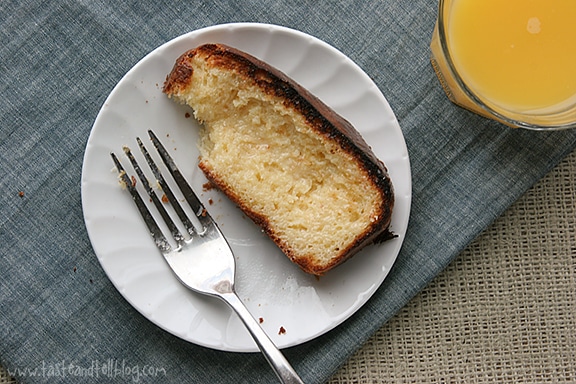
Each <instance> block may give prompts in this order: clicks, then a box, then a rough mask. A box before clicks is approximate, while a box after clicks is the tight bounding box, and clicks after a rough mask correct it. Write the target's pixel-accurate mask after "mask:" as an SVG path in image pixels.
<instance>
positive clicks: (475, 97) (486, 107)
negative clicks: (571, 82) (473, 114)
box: [438, 0, 576, 131]
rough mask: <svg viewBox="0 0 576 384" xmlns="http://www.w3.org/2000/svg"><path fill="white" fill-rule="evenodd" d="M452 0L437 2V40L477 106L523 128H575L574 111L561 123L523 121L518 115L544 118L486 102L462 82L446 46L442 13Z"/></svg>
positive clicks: (451, 69) (545, 129) (444, 18)
mask: <svg viewBox="0 0 576 384" xmlns="http://www.w3.org/2000/svg"><path fill="white" fill-rule="evenodd" d="M452 1H456V0H439V2H438V40H439V43H440V48H441V49H442V54H443V55H444V58H445V60H446V63H447V65H448V70H449V71H450V72H451V75H452V77H453V79H454V80H455V81H456V83H457V85H458V87H460V89H461V91H462V92H463V93H464V94H465V95H466V96H467V97H468V98H470V99H471V100H472V101H473V102H474V103H476V105H477V106H478V107H480V108H481V109H483V110H484V111H485V112H486V113H488V114H489V115H492V116H494V117H496V118H497V119H499V120H502V121H503V122H505V123H507V124H509V125H512V126H515V127H518V128H525V129H530V130H539V131H551V130H564V129H571V128H576V113H574V118H573V119H572V120H571V121H569V122H567V123H562V124H549V125H546V124H544V122H542V123H540V124H538V123H532V122H527V121H524V120H522V119H519V118H518V117H527V118H529V119H538V118H539V117H540V118H542V119H544V118H545V116H543V115H538V114H530V113H522V112H514V111H510V110H508V109H506V108H503V107H500V106H498V105H497V104H496V103H490V102H486V101H485V100H483V99H482V98H481V97H480V96H478V94H477V93H476V92H474V90H473V89H471V88H470V87H469V86H468V85H467V84H466V83H465V82H464V80H463V79H462V78H461V77H460V74H459V73H458V70H457V68H456V66H455V65H454V62H453V61H452V56H451V53H450V49H449V48H448V35H447V33H446V28H445V25H446V24H447V22H448V20H447V18H446V17H445V15H444V13H445V7H446V4H451V2H452ZM448 11H449V10H448ZM491 104H492V105H491ZM495 107H496V108H495ZM575 108H576V106H575ZM498 109H500V110H503V111H505V112H506V113H509V114H510V115H515V116H517V117H510V116H507V115H506V114H504V113H502V112H501V111H498ZM552 115H554V116H558V115H560V113H555V114H552ZM552 115H550V116H552Z"/></svg>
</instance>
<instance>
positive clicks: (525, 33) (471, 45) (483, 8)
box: [445, 0, 576, 113]
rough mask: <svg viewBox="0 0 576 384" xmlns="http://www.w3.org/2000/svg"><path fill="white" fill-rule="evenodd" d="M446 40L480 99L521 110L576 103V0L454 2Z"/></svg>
mask: <svg viewBox="0 0 576 384" xmlns="http://www.w3.org/2000/svg"><path fill="white" fill-rule="evenodd" d="M447 12H448V13H447V14H446V16H447V17H446V24H445V30H446V42H447V48H448V51H449V53H450V56H451V59H452V62H453V65H454V68H455V70H456V71H457V72H458V74H459V76H460V77H461V79H462V81H463V82H464V83H465V84H467V86H468V88H469V89H470V90H471V91H472V92H473V93H474V94H476V95H477V96H478V97H479V98H480V99H482V100H484V101H486V102H488V103H493V104H495V105H497V106H498V107H500V108H504V109H506V110H512V111H515V112H520V113H522V112H530V113H540V112H542V111H547V110H559V109H562V108H567V107H573V105H574V104H575V103H576V101H575V98H576V0H454V1H452V5H451V8H450V9H449V10H447Z"/></svg>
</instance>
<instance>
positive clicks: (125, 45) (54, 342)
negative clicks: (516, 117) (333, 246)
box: [0, 0, 576, 384]
mask: <svg viewBox="0 0 576 384" xmlns="http://www.w3.org/2000/svg"><path fill="white" fill-rule="evenodd" d="M435 16H436V2H435V1H430V0H395V1H391V0H380V1H352V0H345V1H339V2H326V1H317V0H314V1H312V0H296V1H294V0H292V1H282V0H278V1H274V2H262V1H255V0H239V1H227V2H222V1H213V2H199V1H192V0H191V1H185V2H181V1H150V0H142V1H125V2H116V1H113V2H112V1H111V2H105V1H83V0H76V1H74V0H63V1H59V2H45V1H39V0H23V1H11V0H4V1H2V2H0V41H1V44H0V93H1V97H0V167H1V170H0V186H1V193H0V210H1V215H0V295H1V296H0V363H1V364H3V365H4V366H5V367H7V368H8V369H9V371H10V373H12V374H13V375H15V376H16V377H17V378H19V379H21V380H22V381H24V382H26V383H72V382H86V383H90V382H93V383H102V382H107V383H126V382H146V383H158V382H164V383H184V382H191V383H235V384H236V383H273V382H275V377H274V376H273V373H272V371H271V370H270V369H269V367H268V366H267V364H266V362H265V360H264V358H263V357H262V356H261V355H260V354H257V353H254V354H235V353H225V352H220V351H214V350H209V349H206V348H202V347H199V346H196V345H193V344H190V343H187V342H185V341H182V340H180V339H178V338H176V337H174V336H172V335H170V334H168V333H166V332H165V331H162V330H161V329H159V328H158V327H156V326H155V325H153V324H152V323H151V322H150V321H148V320H147V319H146V318H144V317H143V316H142V315H140V314H139V313H138V312H136V311H135V310H134V309H133V308H132V307H131V306H130V305H129V304H128V303H127V302H126V301H125V300H124V299H123V298H122V296H121V295H120V294H119V293H118V292H117V291H116V290H115V288H114V287H113V286H112V284H111V282H110V281H109V280H108V279H107V277H106V275H105V274H104V272H103V270H102V268H101V267H100V265H99V263H98V261H97V259H96V256H95V255H94V252H93V251H92V248H91V245H90V242H89V240H88V236H87V234H86V230H85V227H84V223H83V216H82V209H81V202H80V173H81V167H82V157H83V151H84V147H85V144H86V140H87V138H88V135H89V132H90V129H91V126H92V123H93V121H94V119H95V117H96V115H97V113H98V111H99V109H100V107H101V106H102V104H103V102H104V100H105V98H106V97H107V95H108V94H109V92H110V91H111V90H112V88H113V87H114V85H115V84H116V83H117V82H118V81H119V80H120V79H121V77H122V76H123V75H124V73H126V72H127V71H128V70H129V69H130V68H131V67H132V66H133V65H134V64H135V63H137V62H138V61H139V60H140V59H141V58H142V57H143V56H145V55H146V54H147V53H148V52H149V51H151V50H153V49H154V48H156V47H157V46H159V45H161V44H163V43H165V42H167V41H169V40H171V39H172V38H174V37H176V36H179V35H181V34H183V33H186V32H189V31H191V30H195V29H198V28H201V27H205V26H209V25H214V24H220V23H227V22H241V21H249V22H265V23H272V24H279V25H283V26H287V27H290V28H294V29H298V30H301V31H303V32H306V33H308V34H311V35H313V36H315V37H318V38H320V39H322V40H324V41H326V42H328V43H329V44H331V45H333V46H335V47H336V48H338V49H339V50H341V51H342V52H344V53H345V54H346V55H348V56H349V57H350V58H351V59H352V60H354V61H355V62H356V63H358V64H359V65H360V66H361V67H362V68H363V69H364V70H365V71H366V72H367V73H368V74H369V75H370V76H371V77H372V78H373V79H374V81H375V82H376V84H377V85H378V86H379V88H380V89H381V90H382V92H383V93H384V95H385V96H386V98H387V99H388V101H389V102H390V104H391V106H392V108H393V109H394V111H395V113H396V115H397V117H398V120H399V122H400V125H401V127H402V129H403V132H404V135H405V138H406V142H407V145H408V150H409V153H410V157H411V164H412V170H413V206H412V214H411V219H410V225H409V228H408V234H407V236H406V241H405V244H404V247H403V249H402V251H401V253H400V255H399V257H398V260H397V262H396V264H395V266H394V268H393V270H392V272H391V274H390V275H389V277H388V278H387V279H386V281H385V282H384V284H383V285H382V287H381V288H380V289H379V290H378V291H377V293H376V294H375V295H374V296H373V297H372V298H371V299H370V300H369V302H368V303H367V304H366V305H365V306H364V307H362V308H361V309H360V310H359V311H358V312H357V313H356V314H355V315H354V316H353V317H352V318H350V319H349V320H347V321H346V322H345V323H344V324H342V325H341V326H339V327H338V328H336V329H335V330H333V331H331V332H329V333H327V334H326V335H324V336H322V337H319V338H318V339H316V340H313V341H311V342H308V343H306V344H304V345H301V346H297V347H293V348H289V349H287V350H286V351H285V353H286V355H287V357H288V359H289V360H290V361H291V362H292V363H293V365H294V367H295V369H296V370H297V371H298V372H299V373H300V374H301V375H302V377H303V379H304V381H305V382H306V383H322V382H325V381H326V380H327V379H328V378H329V377H330V376H331V374H333V373H334V372H335V370H336V369H337V368H338V367H339V366H340V365H341V364H342V363H343V362H345V361H346V359H347V358H349V357H350V356H351V354H352V353H353V352H354V351H355V350H356V349H357V348H359V347H360V346H361V345H362V343H364V342H365V341H366V340H367V339H368V338H369V337H370V336H371V335H372V334H373V333H374V332H375V331H376V330H377V329H378V328H380V327H381V326H382V325H383V324H384V323H385V322H386V321H387V320H388V319H390V318H391V317H392V316H393V315H394V314H395V313H396V312H397V311H398V310H399V309H400V308H401V307H402V306H403V305H405V304H406V303H407V302H408V301H409V300H410V298H412V297H413V296H414V295H415V294H416V293H417V292H418V291H419V290H420V289H422V288H423V287H424V286H425V285H426V284H427V283H428V282H429V281H430V280H431V279H432V278H434V277H435V276H436V275H437V274H438V273H439V272H440V271H442V269H443V268H444V267H446V265H447V264H448V263H450V261H451V260H452V259H453V258H454V257H455V256H456V255H458V253H459V252H460V251H461V250H463V249H464V248H465V247H466V245H467V244H468V243H469V242H470V241H472V240H473V239H474V238H475V237H476V236H477V235H478V234H479V233H480V232H481V231H482V230H483V229H484V228H485V227H486V226H487V225H488V224H490V223H491V222H492V220H494V219H495V218H496V217H497V216H499V215H500V214H501V213H502V212H503V211H504V210H505V209H506V208H507V207H508V206H509V205H510V204H511V203H512V202H513V201H514V200H516V199H517V198H518V197H519V196H520V195H521V194H522V193H523V192H524V191H525V190H526V189H527V188H529V187H530V186H531V185H532V184H533V183H534V182H536V181H537V180H538V179H539V178H540V177H542V176H543V175H544V174H545V173H546V172H547V171H548V170H550V169H551V168H552V167H553V166H554V165H555V164H557V162H559V160H560V159H562V157H564V156H565V155H566V154H567V153H569V152H570V151H571V150H573V149H574V147H575V146H576V131H570V132H569V131H564V132H551V133H543V132H530V131H523V130H513V129H510V128H506V127H504V126H502V125H500V124H498V123H495V122H492V121H489V120H486V119H483V118H481V117H478V116H476V115H473V114H471V113H469V112H467V111H465V110H463V109H460V108H458V107H455V106H454V105H452V104H450V102H449V101H448V100H447V98H446V97H445V95H444V94H443V92H442V89H441V87H440V86H439V84H438V81H437V79H436V77H435V75H434V73H433V70H432V68H431V66H430V64H429V49H428V45H429V41H430V36H431V33H432V29H433V26H434V20H435Z"/></svg>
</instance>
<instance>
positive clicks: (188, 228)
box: [136, 137, 195, 236]
mask: <svg viewBox="0 0 576 384" xmlns="http://www.w3.org/2000/svg"><path fill="white" fill-rule="evenodd" d="M136 141H137V142H138V146H139V147H140V150H141V151H142V154H143V155H144V157H145V158H146V161H147V162H148V166H149V167H150V169H151V170H152V173H153V174H154V176H155V177H156V181H158V183H159V184H160V188H161V189H162V191H163V192H164V194H165V195H166V198H167V199H168V201H169V202H170V204H171V205H172V207H173V208H174V211H175V212H176V214H177V215H178V217H179V218H180V221H182V224H184V226H185V227H186V231H188V234H189V235H190V236H192V235H193V234H194V232H195V228H194V225H193V224H192V222H191V221H190V219H189V218H188V215H187V214H186V212H184V209H182V206H181V205H180V203H179V202H178V199H177V198H176V196H174V193H172V190H171V189H170V187H169V186H168V183H166V179H164V176H162V173H161V172H160V170H159V169H158V166H157V165H156V162H154V159H152V156H150V153H149V152H148V150H147V149H146V147H145V146H144V144H143V143H142V140H140V138H139V137H137V138H136Z"/></svg>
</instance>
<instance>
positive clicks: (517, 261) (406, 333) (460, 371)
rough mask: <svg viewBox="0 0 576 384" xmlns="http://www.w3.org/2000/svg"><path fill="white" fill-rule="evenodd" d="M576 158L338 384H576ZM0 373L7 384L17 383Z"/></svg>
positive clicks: (517, 207)
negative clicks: (544, 383)
mask: <svg viewBox="0 0 576 384" xmlns="http://www.w3.org/2000/svg"><path fill="white" fill-rule="evenodd" d="M575 255H576V152H574V153H572V154H571V155H570V156H568V157H567V158H566V159H564V160H563V161H562V162H561V163H560V164H559V165H558V166H557V167H556V168H555V169H554V170H553V171H552V172H550V173H549V174H548V175H547V176H546V177H545V178H544V179H542V180H541V181H540V182H539V183H537V184H536V185H535V186H534V187H532V188H531V189H530V190H529V191H528V192H527V193H526V194H525V195H524V196H523V197H522V198H521V199H520V200H518V201H517V202H516V203H515V204H514V205H512V206H511V207H510V208H509V209H508V210H507V211H506V212H505V213H504V215H503V216H502V217H500V218H499V219H498V220H496V222H494V224H493V225H491V226H490V227H489V228H488V229H487V230H486V231H485V232H484V233H483V234H482V235H481V236H480V237H479V238H478V239H477V240H476V241H474V242H473V243H472V244H471V245H470V246H469V247H468V248H467V249H466V250H465V251H464V252H463V253H462V254H461V255H460V256H459V257H458V258H457V259H456V260H455V261H454V262H453V263H452V264H451V265H450V266H449V267H448V268H447V269H446V271H445V272H444V273H442V274H441V275H439V276H438V277H437V278H436V279H435V280H434V281H433V282H432V283H431V284H430V285H429V286H428V287H427V288H426V289H424V290H423V291H422V292H421V293H420V294H419V295H417V296H416V297H415V298H414V299H413V300H412V301H411V302H410V303H409V304H408V305H407V306H406V307H405V308H404V309H403V310H402V311H400V313H398V314H397V315H396V316H395V317H394V318H393V319H392V320H391V321H390V322H389V323H388V324H387V325H385V326H384V327H382V329H380V331H378V332H377V333H376V334H375V335H374V336H373V337H372V338H371V339H370V340H369V342H368V343H367V344H366V345H365V346H364V347H363V348H362V349H360V350H359V351H358V352H357V353H356V354H355V355H354V356H353V358H352V359H350V360H349V361H348V362H347V363H346V364H345V365H344V366H343V367H342V368H341V369H340V371H339V372H338V373H337V374H336V375H335V376H334V377H333V378H332V379H331V381H330V384H347V383H385V382H418V383H463V382H465V383H472V382H474V383H495V382H498V383H501V382H524V383H527V382H532V383H542V382H576V352H575V350H574V348H573V346H574V345H576V258H575ZM15 383H16V381H15V380H14V379H12V378H11V377H10V375H9V374H8V372H7V371H6V370H5V369H4V368H2V367H0V384H15Z"/></svg>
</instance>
